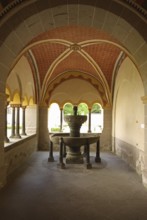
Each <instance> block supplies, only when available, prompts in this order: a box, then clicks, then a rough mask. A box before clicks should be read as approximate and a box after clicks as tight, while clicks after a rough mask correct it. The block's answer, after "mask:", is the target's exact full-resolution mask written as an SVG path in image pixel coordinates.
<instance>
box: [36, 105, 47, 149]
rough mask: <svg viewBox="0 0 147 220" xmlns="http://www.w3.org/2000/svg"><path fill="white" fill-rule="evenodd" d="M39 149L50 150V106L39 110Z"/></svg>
mask: <svg viewBox="0 0 147 220" xmlns="http://www.w3.org/2000/svg"><path fill="white" fill-rule="evenodd" d="M37 132H38V149H39V150H48V149H49V131H48V106H39V108H38V131H37Z"/></svg>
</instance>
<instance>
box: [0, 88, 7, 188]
mask: <svg viewBox="0 0 147 220" xmlns="http://www.w3.org/2000/svg"><path fill="white" fill-rule="evenodd" d="M0 89H1V88H0ZM6 98H7V97H6V95H5V93H3V92H0V188H1V187H3V186H4V185H5V183H6V178H7V166H6V164H5V153H4V137H5V103H6Z"/></svg>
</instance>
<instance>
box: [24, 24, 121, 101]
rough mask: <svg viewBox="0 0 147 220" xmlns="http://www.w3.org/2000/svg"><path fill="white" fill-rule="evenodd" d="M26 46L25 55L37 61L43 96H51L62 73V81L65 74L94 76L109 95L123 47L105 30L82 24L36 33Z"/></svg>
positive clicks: (87, 77)
mask: <svg viewBox="0 0 147 220" xmlns="http://www.w3.org/2000/svg"><path fill="white" fill-rule="evenodd" d="M27 47H28V49H27V50H26V51H25V54H24V55H25V56H26V57H27V59H28V60H29V62H30V63H32V62H31V60H32V59H33V60H35V63H36V66H37V69H38V72H39V79H40V85H41V88H43V90H42V98H47V97H48V96H49V88H51V85H52V84H54V85H56V84H57V83H56V80H57V79H58V77H59V76H60V77H61V75H62V76H63V77H62V80H63V78H64V76H65V73H68V78H69V77H73V74H72V73H73V72H78V73H85V75H86V76H85V77H86V79H89V81H90V79H95V80H96V81H97V84H98V85H99V88H100V87H101V90H102V91H103V93H104V94H106V96H108V97H109V96H110V94H109V93H110V92H111V88H112V78H113V71H114V69H115V67H116V65H117V62H118V61H119V58H120V55H121V53H122V48H121V45H120V43H119V42H118V41H117V40H116V39H114V38H113V37H111V36H109V35H108V34H106V33H105V32H102V31H99V30H96V29H94V28H87V27H80V26H66V27H60V28H55V29H53V30H50V31H48V32H45V33H43V34H41V35H40V36H37V37H36V38H34V39H33V40H32V41H31V42H30V44H29V45H27ZM124 57H125V56H123V58H124ZM75 77H77V76H76V75H75ZM66 78H67V76H66ZM99 88H98V90H99ZM99 92H100V91H99ZM47 93H48V95H47ZM108 97H105V98H106V100H105V102H107V101H108V100H107V98H108ZM109 98H110V97H109Z"/></svg>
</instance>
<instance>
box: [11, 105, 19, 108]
mask: <svg viewBox="0 0 147 220" xmlns="http://www.w3.org/2000/svg"><path fill="white" fill-rule="evenodd" d="M10 106H11V107H12V108H20V107H21V104H11V105H10Z"/></svg>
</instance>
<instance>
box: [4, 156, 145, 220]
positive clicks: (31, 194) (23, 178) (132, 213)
mask: <svg viewBox="0 0 147 220" xmlns="http://www.w3.org/2000/svg"><path fill="white" fill-rule="evenodd" d="M101 158H102V163H101V165H98V164H95V163H94V155H92V156H91V161H92V166H93V168H92V169H91V170H87V169H86V168H85V166H84V165H67V167H66V169H65V170H61V169H59V168H57V161H58V155H57V154H56V155H55V159H56V161H55V162H53V163H48V162H47V159H48V153H47V152H36V153H34V154H33V155H32V156H31V157H30V159H29V160H28V161H27V162H26V163H25V164H24V165H23V166H22V167H21V168H20V169H19V170H17V172H16V173H15V175H13V178H12V177H11V179H10V180H9V183H8V184H7V186H6V187H5V188H4V189H2V190H1V191H0V219H1V220H58V219H59V220H147V190H146V189H145V188H144V187H143V185H142V183H141V180H140V178H139V176H138V175H137V174H136V173H135V172H134V171H133V170H132V169H131V168H129V167H128V166H127V164H125V163H124V162H123V161H122V160H121V159H119V158H118V157H117V156H115V155H113V154H112V153H106V152H103V153H101Z"/></svg>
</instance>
